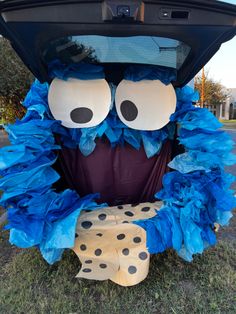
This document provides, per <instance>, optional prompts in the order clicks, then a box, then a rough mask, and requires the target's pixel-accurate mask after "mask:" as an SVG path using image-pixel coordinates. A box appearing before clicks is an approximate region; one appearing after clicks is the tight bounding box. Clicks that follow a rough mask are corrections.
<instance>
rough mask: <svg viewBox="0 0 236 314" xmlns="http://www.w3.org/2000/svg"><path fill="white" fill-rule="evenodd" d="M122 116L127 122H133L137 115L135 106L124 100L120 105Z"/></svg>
mask: <svg viewBox="0 0 236 314" xmlns="http://www.w3.org/2000/svg"><path fill="white" fill-rule="evenodd" d="M120 111H121V113H122V116H123V117H124V118H125V120H127V121H134V120H135V119H136V118H137V115H138V109H137V107H136V106H135V104H134V103H133V102H132V101H130V100H124V101H123V102H122V103H121V105H120Z"/></svg>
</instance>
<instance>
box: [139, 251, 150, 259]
mask: <svg viewBox="0 0 236 314" xmlns="http://www.w3.org/2000/svg"><path fill="white" fill-rule="evenodd" d="M138 257H139V258H140V259H141V260H142V261H144V260H145V259H147V258H148V255H147V253H146V252H141V253H139V255H138Z"/></svg>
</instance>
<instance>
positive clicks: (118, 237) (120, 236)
mask: <svg viewBox="0 0 236 314" xmlns="http://www.w3.org/2000/svg"><path fill="white" fill-rule="evenodd" d="M124 238H125V234H124V233H121V234H118V236H117V239H118V240H123V239H124Z"/></svg>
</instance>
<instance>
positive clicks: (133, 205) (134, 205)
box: [131, 203, 139, 207]
mask: <svg viewBox="0 0 236 314" xmlns="http://www.w3.org/2000/svg"><path fill="white" fill-rule="evenodd" d="M138 205H139V203H134V204H131V207H136V206H138Z"/></svg>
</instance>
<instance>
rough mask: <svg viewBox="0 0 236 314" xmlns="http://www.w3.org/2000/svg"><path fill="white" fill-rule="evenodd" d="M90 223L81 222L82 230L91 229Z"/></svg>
mask: <svg viewBox="0 0 236 314" xmlns="http://www.w3.org/2000/svg"><path fill="white" fill-rule="evenodd" d="M92 225H93V224H92V222H91V221H83V222H82V224H81V226H82V227H83V228H84V229H89V228H91V227H92Z"/></svg>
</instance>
